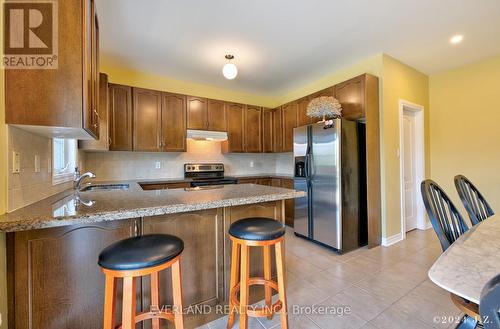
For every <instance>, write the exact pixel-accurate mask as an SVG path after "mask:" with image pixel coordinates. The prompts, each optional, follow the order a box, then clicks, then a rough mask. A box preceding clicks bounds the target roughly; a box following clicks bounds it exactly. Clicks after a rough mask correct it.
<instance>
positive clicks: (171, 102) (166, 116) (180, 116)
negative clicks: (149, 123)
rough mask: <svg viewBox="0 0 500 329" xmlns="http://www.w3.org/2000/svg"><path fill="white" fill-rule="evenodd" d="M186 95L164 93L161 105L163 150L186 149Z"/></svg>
mask: <svg viewBox="0 0 500 329" xmlns="http://www.w3.org/2000/svg"><path fill="white" fill-rule="evenodd" d="M186 121H187V118H186V96H185V95H179V94H171V93H163V96H162V107H161V142H160V143H161V150H162V151H166V152H169V151H170V152H185V151H186Z"/></svg>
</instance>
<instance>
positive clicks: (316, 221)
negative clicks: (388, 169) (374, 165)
mask: <svg viewBox="0 0 500 329" xmlns="http://www.w3.org/2000/svg"><path fill="white" fill-rule="evenodd" d="M365 145H366V144H365V124H364V123H362V122H356V121H348V120H345V119H335V120H334V121H333V125H331V126H325V125H324V124H323V123H316V124H311V125H307V126H302V127H297V128H295V129H294V145H293V146H294V159H295V177H294V187H295V189H296V190H300V191H305V192H307V196H306V197H303V198H299V199H295V219H294V230H295V234H296V235H298V236H302V237H305V238H307V239H310V240H313V241H315V242H318V243H320V244H323V245H326V246H328V247H331V248H334V249H335V250H336V251H338V252H345V251H349V250H352V249H356V248H358V247H360V246H363V245H365V244H366V243H367V236H368V233H367V211H366V147H365Z"/></svg>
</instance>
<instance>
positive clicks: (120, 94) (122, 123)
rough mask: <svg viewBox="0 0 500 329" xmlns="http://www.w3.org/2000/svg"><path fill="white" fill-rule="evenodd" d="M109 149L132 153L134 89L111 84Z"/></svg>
mask: <svg viewBox="0 0 500 329" xmlns="http://www.w3.org/2000/svg"><path fill="white" fill-rule="evenodd" d="M108 91H109V149H110V150H111V151H132V88H131V87H129V86H122V85H116V84H109V89H108Z"/></svg>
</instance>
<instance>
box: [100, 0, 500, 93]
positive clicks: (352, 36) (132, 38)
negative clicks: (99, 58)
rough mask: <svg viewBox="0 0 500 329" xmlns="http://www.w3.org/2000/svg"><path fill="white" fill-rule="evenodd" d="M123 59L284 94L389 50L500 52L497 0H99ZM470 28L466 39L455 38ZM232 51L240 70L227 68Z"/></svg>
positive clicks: (450, 62) (109, 43)
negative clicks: (225, 73) (225, 72)
mask: <svg viewBox="0 0 500 329" xmlns="http://www.w3.org/2000/svg"><path fill="white" fill-rule="evenodd" d="M97 6H98V14H99V20H100V22H99V23H100V33H101V52H102V53H103V54H104V56H105V57H106V58H108V59H111V60H112V61H113V62H115V63H116V64H118V65H124V66H127V67H130V68H132V69H138V70H142V71H146V72H151V73H155V74H159V75H165V76H169V77H173V78H176V79H180V80H187V81H193V82H200V83H205V84H210V85H214V86H218V87H222V88H228V89H233V90H240V91H244V92H250V93H258V94H262V95H269V96H280V95H281V94H282V93H284V92H286V91H290V90H293V89H294V88H297V87H300V86H302V85H304V84H306V83H308V82H311V81H314V80H315V79H318V78H321V77H323V76H325V75H327V74H329V73H332V72H334V71H336V70H337V69H339V68H341V67H344V66H347V65H349V64H353V63H355V62H357V61H359V60H361V59H363V58H366V57H368V56H371V55H374V54H376V53H380V52H385V53H387V54H389V55H391V56H393V57H396V58H397V59H399V60H401V61H403V62H405V63H407V64H409V65H411V66H413V67H415V68H416V69H418V70H420V71H422V72H424V73H427V74H431V73H434V72H437V71H441V70H445V69H448V68H451V67H456V66H460V65H463V64H466V63H469V62H473V61H475V60H478V59H481V58H485V57H489V56H493V55H496V54H500V1H499V0H344V1H339V0H198V1H194V0H145V1H144V0H143V1H138V0H97ZM454 34H463V35H464V41H463V43H462V44H460V45H451V44H450V43H449V38H450V37H451V36H452V35H454ZM226 53H231V54H234V56H235V61H234V62H235V64H237V66H238V68H239V75H238V77H237V78H236V79H235V80H232V81H228V80H226V79H224V78H223V77H222V74H221V68H222V65H223V64H224V62H225V59H224V55H225V54H226Z"/></svg>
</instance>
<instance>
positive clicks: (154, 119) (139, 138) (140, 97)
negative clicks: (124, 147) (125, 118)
mask: <svg viewBox="0 0 500 329" xmlns="http://www.w3.org/2000/svg"><path fill="white" fill-rule="evenodd" d="M132 95H133V96H132V100H133V110H132V112H133V113H134V121H133V125H132V126H133V145H134V146H133V149H134V151H144V152H155V151H160V150H161V142H160V137H161V124H162V122H161V112H162V110H161V102H162V93H161V92H160V91H156V90H149V89H141V88H132Z"/></svg>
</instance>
